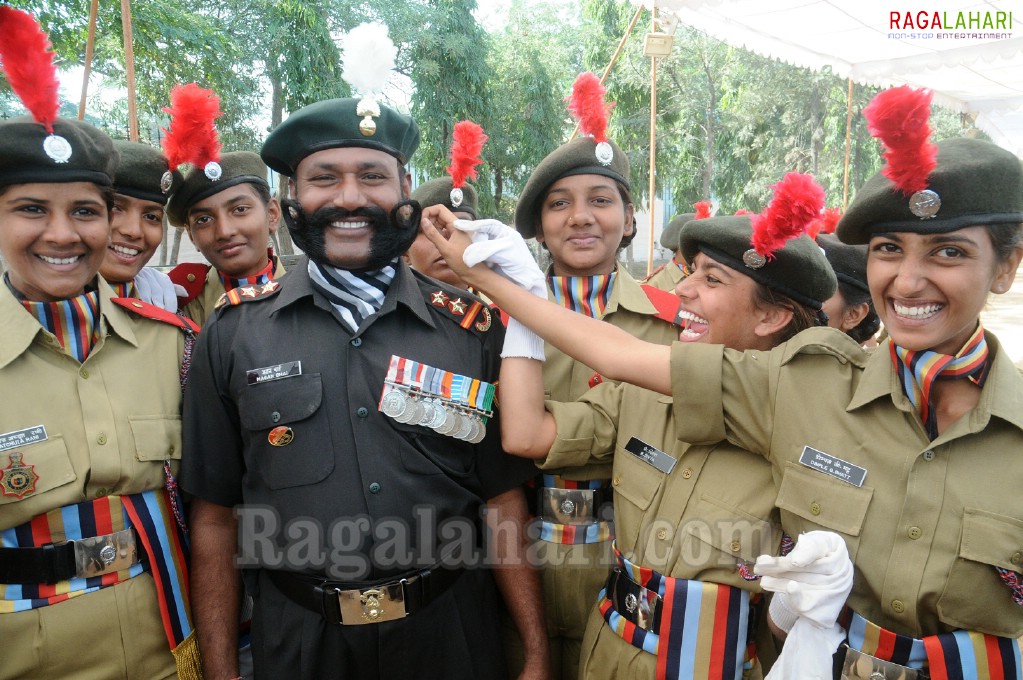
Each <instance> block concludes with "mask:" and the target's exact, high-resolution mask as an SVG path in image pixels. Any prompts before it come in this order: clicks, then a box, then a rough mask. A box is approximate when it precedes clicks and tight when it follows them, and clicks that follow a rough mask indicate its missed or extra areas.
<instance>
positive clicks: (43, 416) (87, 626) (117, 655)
mask: <svg viewBox="0 0 1023 680" xmlns="http://www.w3.org/2000/svg"><path fill="white" fill-rule="evenodd" d="M97 281H98V285H99V298H100V303H99V309H100V316H99V320H98V326H99V329H100V339H99V341H98V342H97V343H96V345H95V346H94V347H93V349H92V351H91V352H90V354H89V356H88V358H87V359H86V360H85V361H84V362H83V363H79V362H77V361H75V360H74V359H72V358H71V357H70V356H68V355H67V354H66V353H65V352H64V350H63V349H62V348H61V346H60V344H59V343H58V341H57V340H56V338H55V337H54V336H53V335H52V334H51V333H49V332H47V331H45V330H43V328H42V327H41V326H40V324H39V322H38V321H37V320H36V319H35V318H33V317H32V315H31V314H29V313H28V312H27V311H26V310H25V308H24V307H23V306H22V304H21V303H20V302H19V301H18V300H17V299H16V298H15V297H14V295H13V294H12V293H11V292H10V290H9V289H8V288H7V286H5V285H0V319H3V333H2V335H0V337H2V342H0V390H3V392H4V394H7V395H11V396H9V397H8V398H6V399H5V400H4V408H3V409H2V410H0V432H3V433H10V432H16V431H19V430H23V429H25V428H34V427H36V426H39V425H42V426H44V427H45V429H46V435H45V439H44V440H42V441H38V442H36V443H32V444H29V445H26V446H18V447H15V448H13V449H9V450H6V451H3V452H0V467H5V466H7V465H9V457H10V455H11V454H12V453H14V452H17V453H20V454H22V459H23V463H24V464H25V465H31V466H34V467H33V470H34V472H35V474H36V475H38V479H37V480H36V482H35V489H34V491H31V492H29V493H25V494H24V496H23V497H22V498H18V497H17V496H15V495H10V494H4V495H0V532H2V531H3V530H7V529H10V528H12V527H17V526H19V525H23V524H25V523H26V522H28V521H29V520H31V519H32V518H33V517H37V516H39V515H42V514H45V513H47V512H50V511H53V510H55V509H58V508H61V507H64V506H68V505H72V504H75V503H81V502H83V501H88V500H92V499H96V498H102V497H104V496H124V495H129V494H135V493H139V492H142V491H145V490H148V489H160V488H162V487H163V485H164V461H167V460H169V461H171V468H172V470H173V471H174V472H175V473H176V471H177V461H178V460H179V459H180V458H181V415H180V408H181V386H180V380H179V375H178V371H179V366H180V362H181V356H182V350H183V342H184V336H183V334H182V332H181V331H180V330H179V329H177V328H175V327H173V326H171V325H169V324H165V323H160V322H157V321H152V320H149V319H144V318H141V317H137V316H135V315H133V314H130V313H128V312H127V311H125V310H124V309H122V308H120V307H118V306H117V305H115V304H114V303H112V302H111V301H110V298H112V297H114V292H113V291H112V290H111V289H110V287H109V286H108V284H107V283H106V282H104V281H102V280H101V279H98V278H97ZM112 522H113V524H114V527H115V530H119V529H123V528H124V526H123V521H122V518H121V517H112ZM51 527H52V524H51ZM0 536H2V534H0ZM53 538H54V539H56V540H61V539H62V537H58V536H53ZM0 542H2V541H0ZM139 550H140V551H141V545H139ZM68 585H69V584H68V581H64V582H62V583H59V584H56V592H57V593H60V592H67V589H68ZM15 587H16V586H10V585H8V586H0V593H3V594H2V595H0V640H3V650H4V651H3V662H2V663H0V677H2V678H25V677H49V678H58V677H59V678H92V677H102V678H125V679H129V678H130V679H132V680H134V679H136V678H171V677H177V676H176V673H175V666H174V659H173V657H172V656H171V652H170V650H169V647H168V642H167V638H166V636H165V634H164V629H163V625H162V623H161V618H160V607H159V604H158V600H157V593H156V588H155V585H154V582H153V578H152V576H151V574H150V572H149V571H145V572H143V573H141V574H139V575H138V576H135V577H134V578H128V579H127V580H124V581H123V582H121V583H119V584H117V585H112V586H108V587H105V588H102V589H100V590H96V591H93V592H87V593H83V594H78V595H77V596H74V597H71V598H70V599H68V600H66V601H63V602H58V603H56V604H51V605H49V606H43V607H40V608H37V609H29V610H26V611H20V612H17V613H12V612H11V610H10V608H11V605H12V604H13V602H12V600H16V599H17V598H18V596H17V595H16V593H15V592H14V591H13V590H11V589H12V588H15ZM5 605H6V607H5Z"/></svg>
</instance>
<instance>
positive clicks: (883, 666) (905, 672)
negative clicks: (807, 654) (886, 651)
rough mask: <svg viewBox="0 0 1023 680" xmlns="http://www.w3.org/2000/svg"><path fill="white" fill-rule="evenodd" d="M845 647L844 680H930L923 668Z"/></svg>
mask: <svg viewBox="0 0 1023 680" xmlns="http://www.w3.org/2000/svg"><path fill="white" fill-rule="evenodd" d="M843 646H844V647H845V663H843V664H842V676H841V678H842V680H928V676H927V674H926V673H924V672H923V671H921V670H917V669H915V668H908V667H906V666H901V665H899V664H897V663H892V662H891V661H884V660H883V659H878V658H877V657H873V656H871V655H870V654H866V653H864V652H861V651H858V650H855V649H853V648H852V647H849V646H848V645H843Z"/></svg>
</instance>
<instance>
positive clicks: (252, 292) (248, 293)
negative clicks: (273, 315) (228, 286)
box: [242, 286, 258, 297]
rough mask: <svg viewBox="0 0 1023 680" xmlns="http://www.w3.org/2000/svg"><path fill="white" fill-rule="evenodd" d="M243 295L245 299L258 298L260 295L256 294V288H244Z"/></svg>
mask: <svg viewBox="0 0 1023 680" xmlns="http://www.w3.org/2000/svg"><path fill="white" fill-rule="evenodd" d="M242 295H244V296H245V297H256V295H258V293H257V292H256V287H255V286H245V287H244V288H242Z"/></svg>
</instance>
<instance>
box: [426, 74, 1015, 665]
mask: <svg viewBox="0 0 1023 680" xmlns="http://www.w3.org/2000/svg"><path fill="white" fill-rule="evenodd" d="M901 90H902V89H901V88H900V90H896V91H889V92H887V93H882V95H879V97H880V99H879V100H875V103H876V106H875V107H873V108H872V112H878V111H880V112H882V113H883V112H885V111H893V113H892V114H891V115H889V116H888V117H889V118H899V117H900V116H901V117H904V116H902V114H901V111H902V110H904V109H905V108H909V109H910V110H911V111H912V112H913V113H915V114H916V115H917V118H916V120H911V121H909V122H904V121H901V120H900V121H898V122H897V124H896V126H895V127H897V128H898V129H899V130H902V131H911V132H913V131H921V130H922V132H923V137H924V140H923V144H920V145H918V146H920V147H921V150H917V151H916V153H914V154H911V156H912V157H911V159H910V161H909V163H908V165H909V169H908V170H907V169H906V166H905V164H902V163H901V161H902V160H903V159H904V158H905V156H906V155H907V152H905V151H903V152H902V153H901V155H900V153H892V152H891V151H889V154H887V156H886V158H887V159H888V161H889V164H888V167H886V168H885V170H884V172H883V173H879V174H878V175H876V176H875V177H873V178H871V179H870V180H869V181H868V182H867V183H866V184H865V185H864V187H863V188H862V189H860V191H859V192H858V193H857V195H856V198H855V200H854V201H853V203H852V204H851V206H850V208H849V210H848V212H847V213H846V215H845V216H844V217H843V218H842V220H841V222H840V223H839V226H838V236H839V238H841V239H842V240H844V241H845V242H847V243H868V244H869V253H868V268H867V279H868V281H869V285H870V291H871V296H872V298H873V301H874V305H875V308H876V309H877V311H878V314H879V315H880V316H881V319H882V321H883V322H884V324H885V327H886V328H887V330H888V333H889V337H888V338H887V339H886V340H884V341H883V342H882V343H881V345H880V346H879V347H878V349H877V350H875V351H874V352H873V353H872V354H869V355H868V354H866V353H864V352H863V351H862V350H861V349H860V348H859V346H858V345H857V344H856V343H855V341H853V340H852V339H851V338H849V337H848V336H846V335H844V334H840V333H838V332H836V331H835V330H831V329H809V330H807V331H804V332H802V333H800V334H799V335H797V336H796V337H795V338H793V339H792V340H790V341H789V342H787V343H784V344H782V345H780V346H779V347H777V348H775V349H773V350H771V351H768V352H763V351H747V352H735V351H733V350H729V349H726V348H723V347H720V346H713V345H702V344H685V345H683V344H677V345H674V346H673V347H672V348H670V349H668V348H664V347H660V346H657V345H653V344H650V343H644V342H642V341H640V340H637V339H635V338H633V337H631V336H629V335H628V334H626V333H621V332H619V331H617V330H616V329H613V328H605V327H603V326H601V325H600V324H587V323H576V324H572V325H571V327H569V326H568V325H567V324H564V323H561V322H562V318H561V317H562V315H561V313H560V312H561V310H558V309H557V308H556V307H554V306H551V305H546V304H544V303H542V301H538V300H536V299H535V298H534V297H533V296H530V295H528V294H523V292H522V291H520V290H519V289H518V288H516V287H513V286H509V285H508V283H507V281H505V280H504V279H501V278H500V277H495V276H494V275H493V273H492V272H490V271H489V270H485V269H484V268H480V267H476V268H473V269H471V270H468V271H466V272H465V273H464V278H467V279H468V280H470V281H471V282H472V283H473V284H475V285H479V286H480V288H482V289H483V290H484V291H486V292H487V293H488V294H490V295H491V296H492V297H493V298H494V299H495V301H496V302H497V303H498V304H500V305H501V307H502V308H503V309H505V310H506V311H508V312H509V313H510V314H511V315H512V316H513V317H518V318H520V319H521V320H522V321H523V323H526V324H527V325H529V326H530V327H532V328H534V329H536V330H538V331H539V332H540V333H541V335H543V336H544V337H545V338H546V339H547V340H548V341H549V342H552V343H554V344H556V345H559V346H561V347H562V348H563V349H565V350H566V351H569V352H571V353H572V354H575V355H576V356H578V357H579V358H580V359H581V360H583V361H586V362H587V363H589V364H590V365H592V366H595V367H597V368H599V369H601V370H602V371H604V372H605V373H606V374H607V375H609V376H611V377H613V378H617V379H622V380H628V381H630V382H634V383H636V384H639V385H643V386H645V387H647V388H649V389H653V390H656V391H659V392H661V393H663V394H666V395H671V396H672V401H673V408H674V410H675V414H676V419H675V428H676V436H677V437H678V438H679V439H680V440H682V441H689V442H706V443H710V442H715V441H718V440H720V439H722V438H727V439H728V440H729V441H730V442H732V443H734V444H736V445H738V446H740V447H742V448H745V449H748V450H749V451H753V452H756V453H759V454H761V455H763V456H765V457H766V458H767V459H768V460H769V461H770V462H771V463H772V468H773V473H774V478H775V482H776V484H777V485H778V496H777V505H778V507H779V508H780V510H781V518H782V523H783V526H784V528H785V530H786V531H787V532H788V533H789V534H791V535H793V536H796V535H798V534H799V533H800V532H802V531H806V530H810V529H828V530H831V531H833V532H837V533H838V534H839V535H840V536H841V537H842V538H843V539H844V541H845V543H846V545H847V546H848V551H849V554H850V556H851V557H852V559H853V561H854V564H855V570H856V576H855V583H854V585H853V588H852V593H851V595H850V596H849V598H848V602H847V604H848V611H847V616H848V628H849V640H848V642H849V646H850V648H851V649H852V650H853V651H851V652H850V653H849V657H850V660H851V661H852V663H851V664H850V665H851V670H850V673H852V674H853V677H860V676H859V675H856V673H863V672H864V671H865V672H866V675H863V676H862V677H867V676H869V675H870V673H871V672H873V671H872V670H871V669H872V668H875V667H880V666H881V665H883V664H885V663H895V664H898V665H900V666H908V667H912V668H917V669H920V668H923V669H925V670H926V672H927V673H929V674H930V677H931V678H945V677H977V678H1003V677H1007V678H1017V679H1018V678H1020V677H1021V670H1020V644H1021V643H1020V641H1019V637H1020V635H1021V634H1023V585H1021V572H1023V558H1021V557H1020V546H1023V511H1021V508H1020V503H1019V489H1020V488H1021V486H1023V466H1020V465H1019V464H1018V462H1017V460H1016V459H1017V458H1018V454H1019V451H1020V450H1023V398H1021V395H1023V377H1021V375H1020V373H1019V372H1018V371H1017V369H1016V368H1015V367H1013V365H1012V363H1011V362H1010V360H1009V359H1008V357H1007V356H1006V355H1005V353H1004V352H1002V351H1001V350H1000V347H999V345H998V341H997V339H996V338H995V337H994V336H993V335H992V334H991V333H989V332H986V331H985V330H984V329H983V328H982V326H981V324H980V312H981V310H982V309H983V307H984V305H985V302H986V300H987V296H988V294H989V293H996V294H997V293H1004V292H1006V291H1007V290H1008V289H1009V286H1010V285H1011V284H1012V282H1013V280H1014V277H1015V275H1016V271H1017V268H1018V266H1019V263H1020V260H1021V259H1023V236H1021V227H1020V223H1021V222H1023V170H1021V166H1020V161H1019V159H1018V158H1016V157H1015V156H1013V155H1012V154H1011V153H1008V152H1006V151H1004V150H1002V149H1000V148H998V147H997V146H995V145H993V144H990V143H987V142H983V141H979V140H974V139H953V140H948V141H946V142H942V143H940V144H938V145H937V155H936V158H934V157H933V156H929V155H928V153H927V152H928V151H932V150H933V148H934V147H933V146H932V145H929V144H927V143H926V136H927V135H928V134H929V128H928V126H927V124H926V116H927V114H928V112H929V96H928V95H924V96H923V97H920V96H918V93H913V92H908V93H907V92H905V91H901ZM891 97H896V98H897V99H902V100H906V99H908V100H909V106H908V107H906V106H904V104H903V103H900V102H898V101H897V102H895V103H894V104H892V103H891ZM871 120H872V130H877V133H876V134H884V130H885V129H887V128H888V127H890V126H889V125H887V124H886V123H885V121H884V120H879V119H878V117H872V119H871ZM902 141H903V145H904V144H905V142H904V138H903V140H902ZM895 144H896V145H897V144H898V141H896V142H895ZM891 146H892V144H891V143H890V144H889V147H891ZM903 148H904V146H903ZM457 243H461V244H463V245H464V241H461V242H456V244H457ZM442 250H443V248H442ZM445 256H446V257H447V258H448V261H449V262H450V261H452V260H454V259H455V258H457V254H456V253H454V252H446V253H445ZM582 321H585V320H582ZM692 384H698V385H700V386H701V389H700V390H699V391H696V392H694V391H690V390H687V389H684V386H686V385H692ZM789 604H792V603H791V602H789ZM796 609H797V611H795V612H794V613H795V614H797V615H799V616H804V615H807V614H812V611H810V610H805V609H804V610H799V607H798V606H797V607H796ZM773 613H774V612H773V611H772V614H773ZM779 613H780V614H784V612H779ZM790 614H791V612H790ZM782 618H786V617H782ZM779 623H781V622H780V621H779ZM864 654H865V655H871V656H873V657H877V658H876V659H871V658H869V657H864V656H861V655H864Z"/></svg>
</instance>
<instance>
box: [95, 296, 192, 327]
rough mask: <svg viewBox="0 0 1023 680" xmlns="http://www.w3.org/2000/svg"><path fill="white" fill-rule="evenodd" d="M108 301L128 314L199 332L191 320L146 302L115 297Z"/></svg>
mask: <svg viewBox="0 0 1023 680" xmlns="http://www.w3.org/2000/svg"><path fill="white" fill-rule="evenodd" d="M110 301H111V302H113V303H114V304H115V305H118V306H120V307H124V308H125V309H127V310H128V311H129V312H134V313H135V314H138V315H139V316H143V317H145V318H147V319H152V320H153V321H162V322H164V323H169V324H170V325H172V326H177V327H178V328H180V329H181V330H183V331H191V332H193V333H198V332H199V326H198V324H196V323H195V322H194V321H192V320H191V319H186V318H185V317H183V316H179V315H177V314H175V313H174V312H168V311H167V310H166V309H164V308H163V307H157V306H156V305H153V304H150V303H148V302H143V301H142V300H139V299H138V298H132V297H126V298H124V297H115V298H110Z"/></svg>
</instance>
